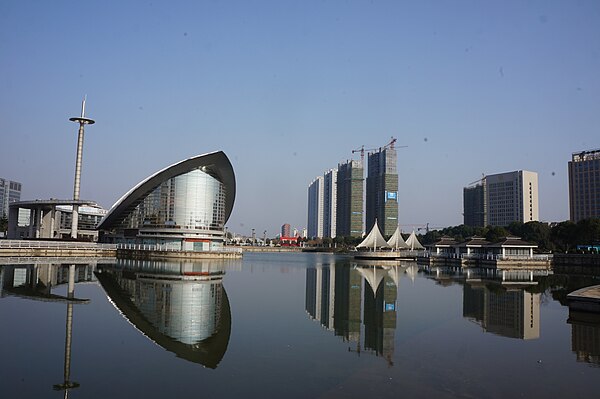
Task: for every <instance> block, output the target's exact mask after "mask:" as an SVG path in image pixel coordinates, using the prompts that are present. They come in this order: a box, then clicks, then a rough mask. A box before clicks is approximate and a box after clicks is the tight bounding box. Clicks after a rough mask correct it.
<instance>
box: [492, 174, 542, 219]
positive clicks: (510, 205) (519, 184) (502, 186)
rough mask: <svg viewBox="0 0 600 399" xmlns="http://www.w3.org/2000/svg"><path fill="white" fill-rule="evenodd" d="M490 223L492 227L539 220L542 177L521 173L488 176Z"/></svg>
mask: <svg viewBox="0 0 600 399" xmlns="http://www.w3.org/2000/svg"><path fill="white" fill-rule="evenodd" d="M485 183H486V194H485V196H486V204H487V220H488V224H490V225H492V226H508V225H509V224H511V223H512V222H523V223H527V222H531V221H537V220H539V205H538V198H539V196H538V175H537V173H536V172H530V171H526V170H518V171H514V172H507V173H499V174H496V175H489V176H486V177H485Z"/></svg>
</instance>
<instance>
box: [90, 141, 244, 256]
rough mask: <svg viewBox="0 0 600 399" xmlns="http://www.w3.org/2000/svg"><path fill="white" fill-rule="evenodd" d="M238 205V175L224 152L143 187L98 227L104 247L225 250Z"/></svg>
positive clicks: (176, 167) (166, 172)
mask: <svg viewBox="0 0 600 399" xmlns="http://www.w3.org/2000/svg"><path fill="white" fill-rule="evenodd" d="M234 200H235V174H234V172H233V167H232V165H231V162H229V159H228V158H227V156H226V155H225V153H224V152H222V151H218V152H212V153H208V154H204V155H198V156H195V157H192V158H189V159H186V160H183V161H180V162H178V163H176V164H173V165H171V166H169V167H167V168H165V169H163V170H160V171H158V172H156V173H155V174H153V175H151V176H149V177H148V178H146V179H145V180H143V181H141V182H140V183H139V184H137V185H136V186H135V187H133V188H132V189H131V190H129V192H128V193H126V194H125V195H124V196H123V197H121V198H120V199H119V200H118V201H117V202H116V203H115V204H114V205H113V206H112V208H111V209H110V211H109V212H108V213H107V214H106V216H104V218H103V219H102V220H101V221H100V224H99V225H98V230H99V231H100V241H102V242H111V243H130V244H150V245H159V246H160V247H161V248H164V249H170V250H183V251H214V250H219V249H221V248H222V246H223V231H224V227H225V223H226V222H227V220H228V219H229V216H230V215H231V211H232V209H233V203H234Z"/></svg>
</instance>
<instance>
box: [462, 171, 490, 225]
mask: <svg viewBox="0 0 600 399" xmlns="http://www.w3.org/2000/svg"><path fill="white" fill-rule="evenodd" d="M485 188H486V184H485V179H482V180H481V181H479V182H478V184H476V185H474V186H470V187H465V188H464V189H463V210H464V213H463V216H464V222H463V223H464V224H465V226H471V227H485V226H487V224H488V221H487V205H486V203H485V196H486V189H485Z"/></svg>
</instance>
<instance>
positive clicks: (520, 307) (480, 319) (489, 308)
mask: <svg viewBox="0 0 600 399" xmlns="http://www.w3.org/2000/svg"><path fill="white" fill-rule="evenodd" d="M423 271H424V273H425V274H426V275H427V277H428V278H431V279H433V280H435V281H436V283H437V284H439V285H442V286H450V285H454V284H461V285H462V286H463V317H464V318H466V319H468V320H470V321H472V322H474V323H476V324H479V325H480V326H481V327H482V329H483V331H485V332H489V333H492V334H496V335H500V336H503V337H508V338H518V339H524V340H528V339H537V338H539V337H540V302H541V294H540V293H535V292H529V291H528V290H530V289H531V288H532V287H535V286H537V285H538V282H536V281H535V280H534V277H537V278H546V277H547V276H548V272H547V271H533V270H521V269H515V270H496V269H484V268H461V267H424V268H423Z"/></svg>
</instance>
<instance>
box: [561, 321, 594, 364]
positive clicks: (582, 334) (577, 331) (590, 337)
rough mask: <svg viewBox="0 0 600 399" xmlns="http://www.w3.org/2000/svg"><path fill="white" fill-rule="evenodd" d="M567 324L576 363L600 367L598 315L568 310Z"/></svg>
mask: <svg viewBox="0 0 600 399" xmlns="http://www.w3.org/2000/svg"><path fill="white" fill-rule="evenodd" d="M567 323H569V324H570V325H571V350H572V351H573V353H575V355H576V356H577V361H578V362H583V363H589V364H591V365H593V366H595V367H600V314H598V313H594V312H583V311H578V310H573V309H570V310H569V319H568V320H567Z"/></svg>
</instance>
